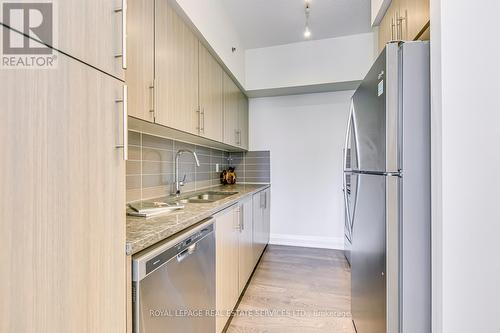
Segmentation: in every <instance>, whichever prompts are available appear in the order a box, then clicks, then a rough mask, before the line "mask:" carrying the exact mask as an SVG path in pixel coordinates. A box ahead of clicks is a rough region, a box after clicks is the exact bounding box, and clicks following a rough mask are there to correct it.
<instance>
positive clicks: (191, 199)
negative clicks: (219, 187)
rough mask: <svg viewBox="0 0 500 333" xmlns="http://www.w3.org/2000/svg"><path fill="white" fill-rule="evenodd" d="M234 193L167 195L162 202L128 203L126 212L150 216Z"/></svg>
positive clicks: (212, 200) (208, 201) (215, 199)
mask: <svg viewBox="0 0 500 333" xmlns="http://www.w3.org/2000/svg"><path fill="white" fill-rule="evenodd" d="M234 194H238V192H224V191H206V192H199V193H194V194H193V193H191V194H187V195H185V196H179V197H167V198H165V199H166V200H165V201H163V202H156V201H155V202H152V201H143V202H140V203H137V204H129V205H128V208H129V210H127V214H128V215H132V216H138V217H152V216H156V215H161V214H165V213H168V212H171V211H174V210H178V209H182V208H184V205H185V204H203V203H212V202H216V201H219V200H222V199H225V198H227V197H229V196H231V195H234Z"/></svg>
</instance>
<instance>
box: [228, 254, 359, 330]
mask: <svg viewBox="0 0 500 333" xmlns="http://www.w3.org/2000/svg"><path fill="white" fill-rule="evenodd" d="M350 274H351V273H350V269H349V266H348V264H347V261H346V260H345V258H344V254H343V252H342V251H338V250H325V249H311V248H301V247H291V246H277V245H270V246H268V248H267V250H266V252H265V253H264V255H263V257H262V259H261V261H260V263H259V265H258V266H257V269H256V271H255V273H254V275H253V277H252V280H251V281H250V283H249V285H248V288H247V290H246V292H245V294H244V295H243V297H242V299H241V302H240V304H239V306H238V312H239V313H237V314H236V315H235V316H234V317H233V319H232V321H231V324H230V326H229V327H228V329H227V333H281V332H284V333H317V332H325V333H326V332H331V333H353V332H354V329H353V327H352V320H351V313H350V311H351V287H350Z"/></svg>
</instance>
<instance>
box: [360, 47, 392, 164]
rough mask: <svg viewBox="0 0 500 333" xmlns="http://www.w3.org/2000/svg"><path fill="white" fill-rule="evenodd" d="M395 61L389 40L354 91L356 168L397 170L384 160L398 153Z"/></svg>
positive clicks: (390, 158)
mask: <svg viewBox="0 0 500 333" xmlns="http://www.w3.org/2000/svg"><path fill="white" fill-rule="evenodd" d="M398 64H399V60H398V46H397V44H388V45H387V47H386V48H385V49H384V51H383V52H382V53H381V54H380V55H379V57H378V58H377V60H376V61H375V63H374V65H373V66H372V68H371V69H370V71H369V72H368V74H367V75H366V77H365V79H364V80H363V81H362V83H361V85H360V86H359V88H358V89H357V90H356V92H355V93H354V95H353V98H352V103H353V110H354V114H353V126H354V131H355V133H356V139H357V149H358V157H359V161H358V169H359V170H363V171H371V172H396V171H398V170H397V164H394V163H391V162H388V160H387V159H388V158H389V160H390V161H392V158H393V155H394V154H397V141H398V135H397V129H398V127H397V121H398V117H397V114H398V93H399V92H398V91H399V83H398V82H399V80H398V74H397V73H398V66H399V65H398ZM389 155H390V156H389ZM388 164H391V165H388Z"/></svg>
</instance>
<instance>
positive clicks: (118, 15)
mask: <svg viewBox="0 0 500 333" xmlns="http://www.w3.org/2000/svg"><path fill="white" fill-rule="evenodd" d="M54 3H56V4H57V5H53V7H52V14H53V17H54V19H53V22H57V23H56V24H57V25H56V26H54V27H53V31H54V32H56V33H54V34H53V38H52V41H51V42H50V41H48V40H44V41H43V42H45V43H46V44H48V45H49V46H51V47H53V48H55V49H57V50H60V51H63V52H64V53H67V54H69V55H71V56H73V57H75V58H77V59H79V60H81V61H83V62H85V63H87V64H90V65H92V66H94V67H97V68H99V69H100V70H102V71H104V72H106V73H108V74H111V75H113V76H115V77H117V78H120V79H124V71H123V68H122V58H121V57H117V56H118V55H121V54H122V53H123V50H122V17H123V12H122V11H117V9H119V8H121V6H122V2H121V1H120V0H85V1H82V0H63V1H57V2H54ZM47 5H49V6H50V5H51V4H50V3H49V4H47ZM6 17H7V14H6V13H4V15H3V20H2V23H3V22H4V21H5V20H6ZM47 22H48V20H47ZM22 24H23V22H16V21H14V20H12V21H11V22H10V26H11V27H13V28H15V29H16V30H22ZM26 33H27V32H26ZM32 36H33V38H34V39H37V40H40V39H39V38H38V37H37V36H35V35H32Z"/></svg>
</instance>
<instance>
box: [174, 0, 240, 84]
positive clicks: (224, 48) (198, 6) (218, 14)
mask: <svg viewBox="0 0 500 333" xmlns="http://www.w3.org/2000/svg"><path fill="white" fill-rule="evenodd" d="M175 1H176V2H177V3H178V4H179V6H180V7H181V8H182V10H183V11H184V12H185V14H186V15H187V16H188V17H189V19H190V20H191V21H192V22H193V24H194V25H195V26H196V28H197V29H198V31H200V33H201V34H202V35H203V37H204V38H205V39H206V40H207V42H208V43H209V44H210V46H211V47H212V48H213V49H214V50H215V52H216V53H217V55H218V56H219V57H220V58H221V60H222V61H223V62H224V64H225V65H226V66H227V68H228V69H229V70H230V71H231V73H233V75H234V76H235V78H236V79H237V80H238V81H239V83H240V85H241V86H243V87H244V85H245V51H244V50H243V47H242V46H241V45H242V44H241V41H240V37H239V36H238V34H237V33H236V29H235V28H234V26H233V24H232V22H231V20H230V18H229V16H228V14H227V13H226V11H225V9H224V6H223V4H222V2H220V1H213V0H175ZM233 46H234V47H236V52H234V53H233V52H232V50H231V49H232V47H233Z"/></svg>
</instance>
